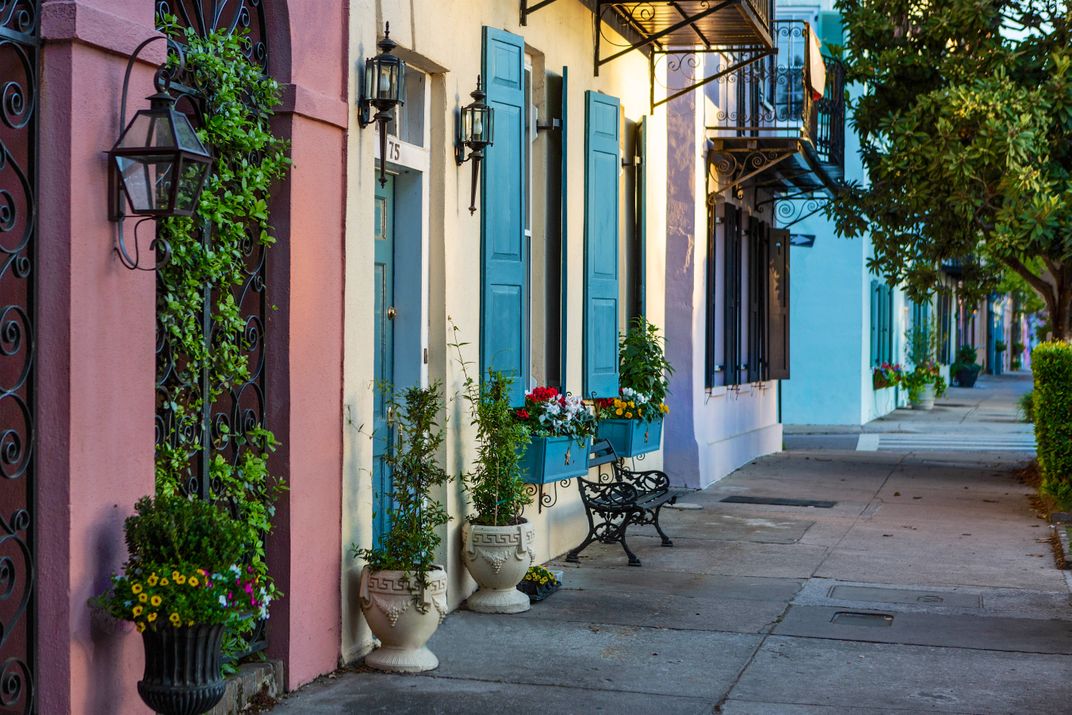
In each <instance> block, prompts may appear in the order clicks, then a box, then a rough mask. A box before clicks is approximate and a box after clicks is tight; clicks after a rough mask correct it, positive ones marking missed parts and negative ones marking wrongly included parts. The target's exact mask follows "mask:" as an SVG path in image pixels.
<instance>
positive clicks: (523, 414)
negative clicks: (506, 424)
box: [514, 407, 529, 420]
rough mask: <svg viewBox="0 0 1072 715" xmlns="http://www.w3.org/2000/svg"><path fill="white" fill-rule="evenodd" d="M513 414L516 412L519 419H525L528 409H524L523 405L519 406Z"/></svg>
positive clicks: (527, 416)
mask: <svg viewBox="0 0 1072 715" xmlns="http://www.w3.org/2000/svg"><path fill="white" fill-rule="evenodd" d="M514 414H516V415H517V418H518V419H519V420H527V419H528V418H529V411H528V410H526V409H525V408H524V407H522V408H520V409H519V410H518V411H517V412H515V413H514Z"/></svg>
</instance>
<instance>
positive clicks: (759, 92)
mask: <svg viewBox="0 0 1072 715" xmlns="http://www.w3.org/2000/svg"><path fill="white" fill-rule="evenodd" d="M771 33H772V36H773V38H774V41H775V47H776V52H775V54H771V55H768V56H766V57H764V58H761V59H759V60H756V61H755V62H752V63H751V64H747V65H745V66H742V67H740V68H738V69H736V70H734V71H732V72H729V73H727V74H726V75H724V76H723V77H721V78H719V80H718V82H719V84H720V85H722V87H720V88H719V90H718V92H717V93H716V96H714V97H713V99H714V103H715V104H716V106H717V109H716V110H715V113H714V117H713V119H714V121H713V122H712V123H711V124H710V125H709V127H708V128H709V130H710V132H711V134H710V136H711V137H712V138H713V139H728V140H729V139H734V138H750V139H755V140H758V143H759V144H760V145H762V143H763V142H762V140H763V139H765V138H766V139H803V140H805V141H806V142H808V143H810V145H811V150H812V151H814V152H815V154H816V156H817V158H818V160H819V161H820V162H822V163H824V164H829V165H831V167H837V169H838V173H840V170H841V167H843V166H844V159H845V75H844V70H843V68H842V66H841V64H840V63H839V62H838V61H836V60H834V59H832V58H829V57H826V56H823V55H822V54H817V53H816V48H815V45H814V44H813V43H812V39H811V33H812V28H811V26H810V25H809V24H808V23H807V22H804V21H802V20H775V21H773V22H772V23H771ZM820 68H821V69H822V70H823V73H824V74H825V81H823V80H821V79H820V76H819V74H820V73H819V70H820ZM820 83H821V84H820ZM820 88H821V94H820V92H819V90H820Z"/></svg>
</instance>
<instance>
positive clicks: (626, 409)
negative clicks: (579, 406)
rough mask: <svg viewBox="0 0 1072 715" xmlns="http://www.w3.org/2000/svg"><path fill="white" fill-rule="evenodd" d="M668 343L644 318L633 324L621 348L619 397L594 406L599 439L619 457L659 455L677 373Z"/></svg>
mask: <svg viewBox="0 0 1072 715" xmlns="http://www.w3.org/2000/svg"><path fill="white" fill-rule="evenodd" d="M663 342H664V341H663V338H662V336H660V335H659V329H658V328H657V327H656V326H655V325H653V324H652V323H649V322H648V321H647V319H645V318H644V316H639V315H638V316H637V317H635V318H633V322H632V323H631V324H630V326H629V329H628V330H627V331H626V332H625V334H624V335H622V336H621V339H620V342H619V351H618V372H619V386H620V388H619V394H618V396H617V397H608V398H600V399H597V400H596V401H595V406H596V416H597V417H598V418H599V428H598V435H599V437H600V438H601V439H607V440H609V441H610V443H611V444H612V445H613V446H614V450H615V452H616V453H617V454H618V456H619V457H633V456H636V455H640V454H644V453H646V452H653V451H655V450H657V449H659V443H660V441H661V439H662V430H663V417H665V416H666V415H667V414H668V413H669V412H670V408H669V407H668V406H667V404H666V397H667V395H668V394H669V386H670V375H671V374H673V372H674V370H673V367H671V365H670V363H669V362H668V361H667V360H666V352H665V350H664V347H663Z"/></svg>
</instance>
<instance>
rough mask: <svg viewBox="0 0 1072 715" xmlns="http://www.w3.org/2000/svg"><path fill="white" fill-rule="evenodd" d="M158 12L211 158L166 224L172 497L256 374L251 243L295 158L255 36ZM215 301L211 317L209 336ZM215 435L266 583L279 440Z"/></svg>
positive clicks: (221, 466)
mask: <svg viewBox="0 0 1072 715" xmlns="http://www.w3.org/2000/svg"><path fill="white" fill-rule="evenodd" d="M159 20H160V27H161V28H162V30H163V32H164V33H165V34H167V35H168V36H169V37H170V38H171V39H172V40H174V41H175V42H176V43H177V44H178V45H180V46H181V48H182V53H181V60H180V57H179V55H177V54H176V55H175V56H173V57H172V59H171V60H169V63H170V69H171V71H172V72H174V73H175V74H176V79H177V81H181V82H182V84H183V85H185V86H186V87H188V88H189V90H191V92H192V94H193V95H194V96H196V97H197V98H199V102H200V108H201V112H202V113H201V117H200V119H201V121H200V123H199V124H200V126H199V127H198V129H197V132H198V137H199V138H200V139H201V141H202V142H203V143H204V144H205V145H206V146H208V147H210V148H211V150H212V152H213V155H214V162H213V167H212V172H211V174H210V176H209V178H208V180H207V182H206V185H205V189H204V191H203V193H202V195H201V199H200V202H199V205H198V209H197V213H196V215H195V216H193V217H188V218H170V219H167V220H165V221H162V222H161V223H160V224H159V226H158V229H157V237H158V238H159V239H163V240H165V241H167V243H168V244H169V246H170V249H171V256H170V260H169V261H168V262H167V263H166V264H164V265H162V266H160V267H159V272H160V281H159V286H160V287H159V288H158V291H157V321H158V330H160V331H161V332H162V335H161V338H162V339H165V340H166V341H167V344H168V347H169V349H170V350H171V352H172V362H173V364H174V367H173V369H174V370H175V371H176V375H175V379H173V380H172V381H171V382H172V383H173V385H174V387H169V389H168V391H167V393H166V394H167V397H166V398H165V399H167V400H168V403H167V404H166V405H165V407H166V408H167V410H168V411H169V413H170V415H171V419H170V420H169V421H168V423H167V425H166V430H167V431H168V434H167V435H165V438H164V439H159V440H158V446H157V453H156V491H157V493H158V494H174V493H181V492H184V491H185V490H186V487H187V485H188V483H189V477H190V473H191V464H192V463H193V462H194V461H195V460H196V459H197V456H198V455H199V454H200V452H201V450H202V447H203V445H202V431H201V421H202V411H203V409H204V408H205V407H206V406H211V405H212V404H214V403H215V402H216V401H217V400H218V399H219V398H220V397H221V396H223V395H225V394H226V393H227V391H229V390H233V389H235V388H238V387H240V386H242V385H243V384H245V383H246V382H247V381H248V380H249V379H250V365H249V359H250V358H249V355H248V351H249V348H250V347H251V345H250V343H251V337H250V335H249V333H248V329H247V325H246V321H245V319H244V318H243V316H242V310H241V306H240V304H239V299H238V298H236V290H240V289H241V287H242V286H243V285H244V284H245V282H246V281H247V280H248V279H249V275H248V273H247V270H248V268H247V256H248V255H249V253H250V249H251V248H252V247H254V246H255V245H256V244H260V245H261V246H264V247H268V246H271V245H272V244H273V243H274V241H275V238H274V237H273V235H272V227H271V225H270V224H269V219H268V197H269V192H270V189H271V186H272V184H273V182H275V181H277V180H279V179H280V178H282V177H283V176H284V175H285V174H286V172H287V169H288V167H289V165H290V160H289V158H288V150H289V146H288V143H287V142H286V141H285V140H283V139H281V138H279V137H277V136H275V135H274V134H273V133H272V130H271V127H270V119H271V117H272V113H273V110H274V109H275V108H276V107H277V106H278V105H279V102H280V96H279V85H278V83H277V82H276V81H275V80H273V79H272V78H270V77H268V76H266V75H265V74H264V73H263V71H262V69H261V68H260V67H259V66H257V65H255V64H253V63H252V62H250V61H249V60H248V59H247V56H246V53H247V47H248V42H249V39H248V35H247V34H244V33H230V32H227V31H224V30H218V31H214V32H212V33H211V34H209V35H207V36H204V37H202V36H200V35H199V34H198V33H197V32H196V31H195V30H193V29H191V28H183V27H181V26H180V25H179V24H178V22H177V21H176V19H175V18H174V17H169V16H165V17H162V18H159ZM180 64H181V66H180ZM209 227H210V228H209ZM206 231H208V233H207V234H206V233H205V232H206ZM206 287H208V288H209V290H206ZM206 302H207V305H206ZM206 309H207V310H208V311H209V312H210V315H211V320H210V324H211V326H212V329H211V335H210V336H208V338H207V339H206V336H205V334H204V324H205V321H204V313H205V310H206ZM205 376H207V379H204V377H205ZM212 439H213V444H212V448H213V449H212V451H213V457H212V460H211V462H210V465H209V470H208V472H209V473H208V474H207V475H201V478H203V479H208V480H209V482H210V484H211V489H212V498H213V499H214V500H216V501H217V502H220V503H223V504H226V505H227V507H228V508H229V509H230V510H231V511H232V513H233V514H234V516H236V517H237V518H238V519H239V521H240V522H242V523H243V524H244V525H245V528H246V530H247V531H246V540H247V544H248V545H249V550H250V562H249V564H248V565H246V568H248V569H252V570H253V572H254V573H255V574H257V575H258V576H260V577H262V578H264V579H265V580H266V581H267V566H266V564H265V551H264V542H265V538H266V536H267V534H268V531H269V530H270V528H271V519H272V516H273V515H274V507H273V502H274V497H275V496H276V493H277V491H278V490H279V489H281V488H282V484H281V482H280V481H279V480H277V479H274V478H273V477H272V475H271V473H270V471H269V466H268V458H269V455H270V454H271V452H272V451H273V450H274V449H275V447H276V444H277V442H276V438H275V436H274V435H273V434H272V432H271V431H270V430H268V429H265V428H264V427H263V425H259V424H257V425H250V424H239V425H232V426H230V427H229V426H227V425H226V424H217V425H216V427H215V429H214V431H213V435H212ZM226 447H230V448H232V449H233V451H234V454H236V455H238V456H237V458H236V459H235V460H234V461H231V460H228V459H227V458H226V457H225V456H224V455H223V454H221V453H220V452H222V451H223V450H224V449H225V448H226ZM253 626H254V619H253V617H252V616H251V617H250V619H249V620H248V622H247V623H245V624H244V626H243V627H242V628H240V629H237V630H239V631H242V632H238V633H232V634H231V635H232V636H233V637H234V638H235V639H236V641H235V643H234V644H232V646H233V647H234V648H240V646H239V645H238V642H239V641H240V639H241V638H243V637H244V636H246V635H248V632H249V631H251V630H252V628H253ZM232 630H236V629H232Z"/></svg>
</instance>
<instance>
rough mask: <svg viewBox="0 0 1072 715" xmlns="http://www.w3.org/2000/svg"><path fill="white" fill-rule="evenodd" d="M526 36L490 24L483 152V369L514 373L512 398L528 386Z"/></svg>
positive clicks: (520, 399) (486, 42) (516, 400)
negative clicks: (490, 140)
mask: <svg viewBox="0 0 1072 715" xmlns="http://www.w3.org/2000/svg"><path fill="white" fill-rule="evenodd" d="M524 70H525V41H524V40H523V39H522V38H520V37H518V36H517V35H514V34H511V33H509V32H504V31H502V30H496V29H495V28H491V27H485V28H484V81H485V86H486V87H487V93H488V97H487V100H486V101H487V103H488V104H489V105H490V106H491V107H493V108H494V109H495V143H494V144H493V145H492V146H490V147H488V149H487V151H486V152H485V158H484V162H483V166H482V167H481V169H482V172H483V175H484V176H483V201H482V202H481V204H480V211H481V222H480V238H481V249H480V250H481V303H480V308H481V315H480V368H481V374H482V375H484V376H486V375H487V371H488V370H489V369H494V370H499V371H501V372H503V373H505V374H507V375H509V376H511V377H513V378H514V385H513V389H512V390H511V393H510V398H511V404H514V405H520V404H522V403H523V402H524V399H525V391H526V390H527V389H528V387H529V384H528V383H529V350H528V343H529V324H528V321H529V285H528V284H529V267H528V247H527V246H526V245H525V225H524V221H525V204H524V201H525V184H524V182H525V141H526V138H525V112H526V111H527V108H526V107H525V86H524V82H525V71H524Z"/></svg>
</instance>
